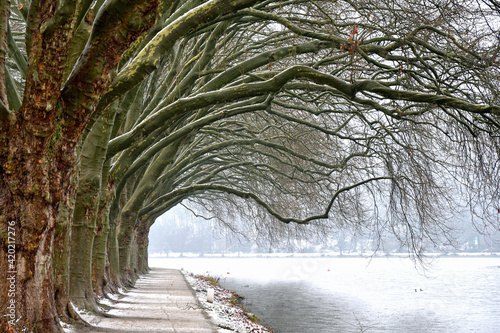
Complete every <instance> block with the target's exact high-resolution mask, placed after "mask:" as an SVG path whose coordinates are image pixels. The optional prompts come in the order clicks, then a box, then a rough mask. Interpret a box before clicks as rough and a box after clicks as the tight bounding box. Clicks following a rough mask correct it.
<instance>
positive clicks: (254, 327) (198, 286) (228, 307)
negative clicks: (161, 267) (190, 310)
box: [182, 271, 272, 333]
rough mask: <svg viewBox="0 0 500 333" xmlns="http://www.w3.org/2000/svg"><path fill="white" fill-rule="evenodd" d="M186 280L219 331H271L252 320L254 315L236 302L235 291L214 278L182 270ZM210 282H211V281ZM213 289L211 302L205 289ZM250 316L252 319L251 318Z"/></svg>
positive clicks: (240, 332) (244, 332)
mask: <svg viewBox="0 0 500 333" xmlns="http://www.w3.org/2000/svg"><path fill="white" fill-rule="evenodd" d="M182 272H183V273H184V276H185V277H186V280H187V281H188V282H189V284H190V285H191V286H192V287H193V289H194V290H195V291H196V296H197V297H198V300H199V301H200V303H201V305H202V306H203V308H204V309H205V310H206V312H207V313H208V315H209V316H210V318H211V319H212V320H213V322H214V323H215V324H216V325H217V326H218V327H219V333H227V332H239V333H258V332H272V331H271V329H269V328H267V327H265V326H262V325H260V324H257V323H255V322H253V321H252V319H255V318H256V317H255V316H253V315H252V314H251V313H248V312H246V311H245V310H244V309H243V308H242V307H240V306H238V304H237V302H238V299H239V298H240V297H239V296H238V295H237V294H236V293H234V292H232V291H230V290H227V289H224V288H222V287H221V286H219V285H218V284H217V283H214V282H216V281H215V280H213V279H206V278H203V277H201V276H195V275H194V274H191V273H188V272H186V271H182ZM211 282H212V283H211ZM209 288H212V289H214V301H213V303H209V302H207V290H208V289H209ZM251 318H252V319H251Z"/></svg>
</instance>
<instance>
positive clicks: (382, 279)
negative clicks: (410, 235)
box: [150, 256, 500, 333]
mask: <svg viewBox="0 0 500 333" xmlns="http://www.w3.org/2000/svg"><path fill="white" fill-rule="evenodd" d="M150 266H151V267H170V268H184V269H185V270H187V271H190V272H193V273H195V274H209V275H211V276H214V277H220V282H221V285H222V286H223V287H225V288H228V289H231V290H234V291H236V292H237V293H238V294H240V295H241V296H243V297H244V298H245V300H244V303H243V304H244V305H245V307H246V308H247V309H248V310H250V311H251V312H253V313H255V314H256V315H257V316H258V317H259V318H260V319H261V322H262V323H263V324H265V325H267V326H269V327H271V328H273V329H274V331H275V332H278V333H304V332H315V333H317V332H329V333H331V332H426V333H428V332H453V333H461V332H481V333H497V332H500V257H497V256H492V257H480V258H477V257H474V258H472V257H458V258H452V257H444V258H440V259H436V260H435V261H433V262H432V263H431V266H430V268H427V269H426V270H425V271H423V270H422V269H418V268H416V267H415V265H414V263H413V262H412V261H411V260H409V259H407V258H405V259H402V258H373V259H365V258H352V257H351V258H349V257H347V258H345V257H338V258H326V257H317V258H295V257H292V258H265V257H260V258H150ZM228 273H229V274H228Z"/></svg>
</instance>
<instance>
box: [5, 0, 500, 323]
mask: <svg viewBox="0 0 500 333" xmlns="http://www.w3.org/2000/svg"><path fill="white" fill-rule="evenodd" d="M499 10H500V5H499V4H498V2H497V1H494V0H466V1H454V0H449V1H437V0H436V1H434V0H432V1H420V0H410V1H398V0H387V1H371V0H368V1H355V0H354V1H351V0H342V1H340V0H339V1H305V0H290V1H270V0H264V1H258V0H253V1H250V0H233V1H229V0H212V1H203V0H186V1H182V0H165V1H161V0H155V1H122V0H121V1H120V0H107V1H104V0H96V1H92V0H85V1H73V0H60V1H30V2H28V1H19V2H15V1H13V2H10V1H0V13H1V14H0V15H1V20H0V23H1V24H0V36H1V41H2V43H0V101H1V103H0V118H1V120H2V121H1V123H0V162H1V163H0V174H1V185H2V186H1V190H0V191H1V192H0V202H1V205H2V208H3V210H2V213H1V215H0V220H1V222H2V229H1V235H2V240H3V244H4V246H3V249H4V251H2V258H1V263H0V267H2V271H4V272H6V273H4V274H5V276H4V278H3V281H4V282H3V284H5V287H4V288H3V289H5V290H8V288H9V286H8V284H6V283H7V282H5V281H7V280H6V278H7V277H8V274H10V273H8V272H9V271H10V272H15V273H14V276H15V278H16V286H17V291H16V292H14V296H9V295H10V293H8V292H3V293H2V295H1V296H0V299H1V300H2V302H1V303H2V304H9V302H10V301H11V300H14V302H15V304H16V307H15V313H14V315H13V316H11V317H9V316H8V315H10V313H9V312H8V310H6V312H5V314H6V315H7V316H4V317H2V328H5V329H11V328H12V329H19V330H20V329H23V328H26V329H28V330H32V331H34V332H46V331H57V330H60V327H59V322H58V321H57V320H56V318H57V316H60V317H62V318H64V319H68V318H69V317H77V314H76V312H75V311H73V307H74V306H77V307H80V308H81V307H86V308H92V309H94V310H98V308H97V306H96V303H95V302H96V300H95V298H94V294H95V295H99V296H105V295H106V294H107V293H110V292H114V291H116V290H117V288H118V287H123V286H128V285H131V284H132V283H133V282H134V281H135V279H136V278H137V275H138V274H140V273H144V272H146V271H147V239H148V232H149V228H150V226H151V225H152V224H153V223H154V221H155V219H156V218H157V217H159V216H160V215H162V214H163V213H164V212H166V211H168V210H169V209H171V208H172V207H175V206H176V205H178V204H179V203H181V202H182V201H183V200H190V202H191V204H192V205H197V206H198V207H203V208H204V209H207V210H209V211H211V212H214V213H215V215H219V216H221V217H222V216H223V215H226V216H227V215H228V213H229V218H227V219H226V222H227V223H228V224H229V226H230V223H231V218H230V211H231V210H233V209H237V210H239V211H241V212H244V213H245V214H247V215H248V216H251V217H252V221H253V223H254V227H255V228H260V229H262V230H263V231H264V233H271V234H272V233H279V232H280V230H293V229H294V228H295V227H296V225H302V224H307V225H311V224H313V225H314V226H311V228H312V227H316V228H323V229H321V230H322V231H323V232H329V230H330V229H328V227H334V228H335V229H337V228H353V229H358V228H360V229H362V228H369V229H371V230H374V231H375V232H376V233H378V234H380V235H382V234H384V233H391V234H393V235H395V236H396V237H397V239H398V240H399V241H400V242H401V244H402V245H404V246H405V247H407V248H408V249H410V251H412V252H414V253H415V254H417V255H420V254H421V253H422V252H423V251H425V248H423V246H422V244H423V242H422V240H423V239H426V240H429V239H430V240H431V241H435V242H443V241H446V239H447V237H448V235H449V233H448V232H449V230H450V228H452V227H453V223H452V222H453V220H452V219H453V213H454V212H455V211H457V210H458V207H467V208H468V209H470V211H471V213H472V215H473V216H474V217H475V218H476V219H475V222H476V227H477V228H478V229H480V230H482V231H483V232H487V231H488V230H500V205H499V202H500V198H499V194H500V193H499V184H500V179H499V175H500V173H499V167H500V158H499V155H500V141H499V133H500V101H499V94H498V91H499V77H500V76H499V62H498V60H497V55H498V52H499V50H500V40H499V38H498V36H499V34H500V31H499V28H500V26H499V21H498V19H499V14H500V11H499ZM449 222H450V223H449ZM12 249H15V256H12V255H13V254H12V253H11V252H12V251H13V250H12ZM9 251H10V252H9ZM9 265H11V266H9ZM70 285H71V288H70V287H69V286H70ZM21 290H22V291H23V292H21ZM33 300H36V301H33ZM3 309H7V306H5V307H3ZM12 318H14V319H12Z"/></svg>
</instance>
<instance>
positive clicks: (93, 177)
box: [70, 108, 115, 311]
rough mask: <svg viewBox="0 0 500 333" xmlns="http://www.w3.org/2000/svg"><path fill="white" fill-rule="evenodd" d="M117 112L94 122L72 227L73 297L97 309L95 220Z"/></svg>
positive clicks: (84, 151) (84, 153)
mask: <svg viewBox="0 0 500 333" xmlns="http://www.w3.org/2000/svg"><path fill="white" fill-rule="evenodd" d="M114 116H115V112H113V111H112V108H108V109H107V111H105V113H104V114H103V115H102V116H101V117H99V119H98V120H97V122H96V123H95V124H94V126H93V127H92V130H91V131H90V133H89V135H88V136H87V137H86V140H85V143H84V145H83V148H82V154H81V162H80V165H81V172H80V183H79V186H78V193H77V199H76V207H75V212H74V221H73V227H72V231H71V249H72V251H71V260H70V284H71V293H70V297H71V300H72V301H73V303H74V305H76V306H77V307H79V308H87V309H91V310H94V311H98V307H97V304H96V302H95V299H94V293H93V286H92V280H94V279H95V277H94V279H93V276H92V258H93V254H92V251H93V247H94V237H95V233H96V220H97V219H98V218H101V217H98V215H97V214H98V212H100V210H99V209H100V207H99V205H100V203H101V200H100V196H101V194H102V193H103V192H104V193H106V191H103V190H102V189H101V184H102V179H101V174H102V170H103V167H104V161H105V158H106V149H107V146H108V141H109V136H110V133H111V130H112V129H113V120H114ZM105 175H107V173H105ZM101 213H102V211H101ZM101 232H102V227H101ZM100 241H101V242H102V241H103V240H102V239H100ZM102 268H104V267H102Z"/></svg>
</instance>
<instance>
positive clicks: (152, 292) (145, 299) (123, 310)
mask: <svg viewBox="0 0 500 333" xmlns="http://www.w3.org/2000/svg"><path fill="white" fill-rule="evenodd" d="M113 303H114V304H112V305H111V304H110V305H111V309H110V310H109V311H107V315H109V316H110V317H97V316H92V315H88V314H84V315H82V316H83V317H84V318H85V319H86V320H88V321H89V322H90V324H91V325H92V326H93V327H85V328H80V329H75V330H74V332H76V333H87V332H95V333H100V332H130V333H132V332H134V333H137V332H152V333H153V332H178V333H182V332H192V333H197V332H200V333H201V332H203V333H209V332H210V333H212V332H217V327H216V326H215V325H214V324H213V323H212V322H211V321H210V319H209V317H208V315H207V314H206V312H205V311H204V310H203V309H202V308H201V306H200V303H199V301H198V299H197V298H196V294H195V292H194V291H193V289H192V288H191V286H190V285H189V284H188V282H187V281H186V279H185V277H184V275H183V274H182V273H181V272H180V271H179V270H175V269H166V268H153V269H151V271H150V272H149V274H146V275H144V276H142V277H141V278H140V279H139V280H137V282H136V283H135V288H133V289H131V290H130V291H128V292H127V293H126V294H124V295H123V296H120V297H119V298H118V299H117V300H116V301H115V302H113Z"/></svg>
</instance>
